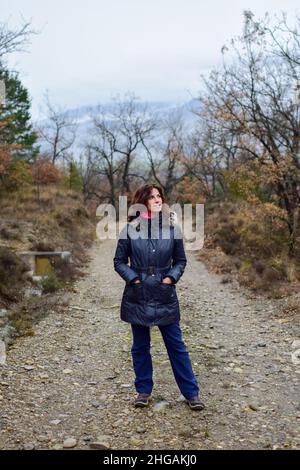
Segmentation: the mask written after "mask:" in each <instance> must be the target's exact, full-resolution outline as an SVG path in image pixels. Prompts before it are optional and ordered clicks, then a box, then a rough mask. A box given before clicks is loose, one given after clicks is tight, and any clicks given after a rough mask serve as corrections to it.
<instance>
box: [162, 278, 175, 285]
mask: <svg viewBox="0 0 300 470" xmlns="http://www.w3.org/2000/svg"><path fill="white" fill-rule="evenodd" d="M162 282H163V284H173V282H172V279H171V278H170V277H165V278H164V279H163V280H162Z"/></svg>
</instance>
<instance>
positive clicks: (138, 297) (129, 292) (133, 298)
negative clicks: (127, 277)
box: [125, 282, 144, 303]
mask: <svg viewBox="0 0 300 470" xmlns="http://www.w3.org/2000/svg"><path fill="white" fill-rule="evenodd" d="M125 293H126V297H127V299H128V300H129V301H130V302H132V303H140V302H142V301H143V300H144V288H143V283H142V282H138V283H135V284H129V285H128V286H126V288H125Z"/></svg>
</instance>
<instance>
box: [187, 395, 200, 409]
mask: <svg viewBox="0 0 300 470" xmlns="http://www.w3.org/2000/svg"><path fill="white" fill-rule="evenodd" d="M186 402H187V404H188V405H189V407H190V408H191V410H195V411H201V410H203V409H204V408H205V405H204V403H203V402H202V401H201V400H200V398H199V397H198V395H196V396H195V397H192V398H189V399H187V400H186Z"/></svg>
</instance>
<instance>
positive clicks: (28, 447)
mask: <svg viewBox="0 0 300 470" xmlns="http://www.w3.org/2000/svg"><path fill="white" fill-rule="evenodd" d="M23 449H24V450H34V449H35V446H34V444H32V443H28V444H24V446H23Z"/></svg>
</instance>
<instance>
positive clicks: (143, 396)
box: [134, 393, 150, 408]
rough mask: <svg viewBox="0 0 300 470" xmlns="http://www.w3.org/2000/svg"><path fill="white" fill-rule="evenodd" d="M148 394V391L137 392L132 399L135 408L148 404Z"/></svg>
mask: <svg viewBox="0 0 300 470" xmlns="http://www.w3.org/2000/svg"><path fill="white" fill-rule="evenodd" d="M149 400H150V395H149V394H148V393H139V394H138V396H137V397H136V399H135V401H134V406H135V407H136V408H144V407H146V406H148V405H149Z"/></svg>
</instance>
